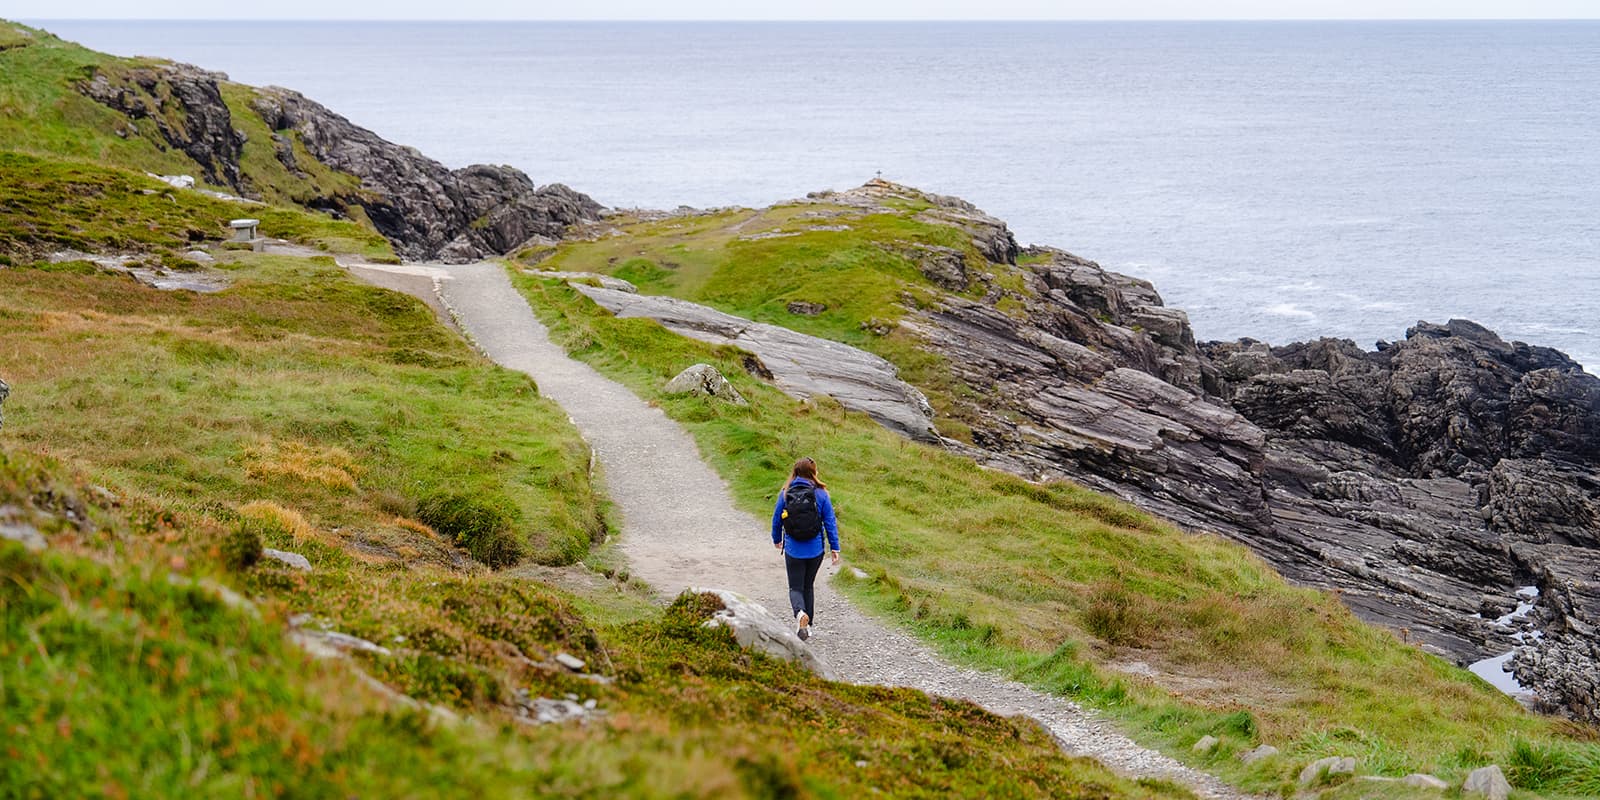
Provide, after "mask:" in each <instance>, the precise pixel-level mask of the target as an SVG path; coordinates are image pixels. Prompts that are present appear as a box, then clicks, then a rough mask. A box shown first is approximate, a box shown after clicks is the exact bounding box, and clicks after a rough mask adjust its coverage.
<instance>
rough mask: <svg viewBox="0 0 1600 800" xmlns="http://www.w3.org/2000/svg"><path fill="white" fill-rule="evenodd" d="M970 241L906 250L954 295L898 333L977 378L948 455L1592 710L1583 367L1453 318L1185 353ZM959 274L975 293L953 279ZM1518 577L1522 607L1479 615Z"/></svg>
mask: <svg viewBox="0 0 1600 800" xmlns="http://www.w3.org/2000/svg"><path fill="white" fill-rule="evenodd" d="M846 194H848V195H851V196H852V197H854V198H856V199H858V200H861V201H863V202H878V201H882V200H883V199H884V198H885V196H888V195H896V194H898V195H904V196H914V197H917V198H919V199H923V200H931V201H932V202H934V203H935V204H936V211H937V212H938V213H943V214H946V215H947V216H949V219H950V220H951V224H957V225H959V226H961V227H963V228H965V229H966V230H967V231H968V232H970V233H971V234H972V236H973V240H974V242H975V243H978V242H988V243H993V242H1004V241H1009V240H1010V238H1011V237H1010V233H1009V232H1008V231H1006V230H1005V226H1004V224H1003V223H1001V222H1000V221H998V220H995V219H993V218H990V217H987V216H985V215H983V214H981V212H976V210H974V209H972V208H971V207H970V206H968V205H966V204H964V203H955V202H953V201H949V200H947V199H945V198H938V197H936V196H930V195H922V194H920V193H916V192H914V191H913V190H909V189H905V188H904V187H893V186H887V185H878V186H874V185H870V184H869V186H867V187H863V189H860V190H855V191H854V192H852V193H846ZM828 200H829V201H830V202H839V201H840V196H839V195H831V196H829V198H828ZM980 249H981V250H982V252H983V253H984V257H985V258H987V259H989V260H990V261H991V262H992V266H994V267H995V269H994V270H993V271H991V272H979V271H977V270H974V269H971V268H970V265H969V266H967V267H957V268H955V269H952V267H951V265H950V264H949V263H948V261H949V259H944V258H941V257H940V256H939V254H934V253H929V254H927V256H926V257H925V258H924V259H923V271H924V273H925V274H927V275H928V276H929V277H930V279H935V278H942V279H937V280H935V282H936V283H939V284H940V285H941V286H944V287H945V288H947V289H950V290H952V291H951V292H950V293H948V294H945V295H943V296H942V297H941V298H940V299H939V301H938V302H936V303H933V304H931V305H929V304H922V307H920V308H919V309H917V310H913V311H911V312H910V313H911V316H910V317H909V318H907V319H906V320H905V321H903V322H902V325H903V326H905V327H908V328H910V329H912V330H913V331H914V332H915V333H916V335H917V336H918V337H919V338H920V339H921V340H922V342H923V343H924V344H925V346H926V347H927V348H928V349H931V350H933V351H935V352H937V353H939V354H941V355H942V356H944V358H945V361H946V363H947V364H948V365H949V366H950V368H951V369H952V370H954V371H955V372H956V373H957V375H958V376H959V377H960V378H961V379H962V380H963V381H964V382H965V383H966V384H967V385H968V386H969V387H972V388H973V389H974V390H975V391H974V392H973V393H971V395H970V397H971V398H972V399H970V400H966V401H963V402H965V404H966V407H965V408H963V409H962V412H963V413H962V418H963V419H964V420H966V421H968V422H973V423H974V424H972V443H971V444H970V445H969V444H966V443H961V442H949V444H950V446H952V447H956V448H960V449H964V450H968V451H970V452H971V453H972V454H973V455H974V456H975V457H977V458H979V459H980V460H982V461H984V462H986V463H988V464H990V465H993V466H997V467H1000V468H1003V469H1007V470H1009V471H1013V472H1016V473H1019V474H1022V475H1025V476H1028V477H1032V478H1051V477H1065V478H1070V479H1072V480H1076V481H1079V482H1082V483H1085V484H1088V485H1090V486H1094V487H1096V488H1099V489H1102V490H1105V491H1109V492H1111V493H1114V494H1116V495H1119V496H1121V497H1123V498H1125V499H1127V500H1129V501H1131V502H1133V503H1135V504H1137V505H1139V506H1141V507H1144V508H1146V509H1148V510H1151V511H1153V512H1156V513H1159V514H1161V515H1163V516H1165V517H1167V518H1169V519H1171V520H1173V521H1175V522H1178V523H1179V524H1182V525H1184V526H1186V527H1190V528H1195V529H1203V530H1212V531H1216V532H1219V533H1222V534H1223V535H1226V536H1228V537H1230V538H1233V539H1236V540H1238V541H1240V542H1243V543H1245V544H1247V545H1249V546H1250V547H1251V548H1252V549H1254V550H1255V551H1256V552H1258V553H1260V554H1261V555H1262V556H1263V557H1265V558H1266V559H1267V560H1268V561H1270V562H1271V563H1272V564H1273V565H1274V566H1275V567H1276V568H1278V569H1279V570H1280V571H1282V572H1283V573H1284V574H1285V575H1287V576H1288V577H1290V578H1291V579H1294V580H1296V581H1299V582H1301V583H1304V584H1307V585H1312V586H1318V587H1326V588H1329V589H1333V590H1337V591H1338V592H1339V593H1340V595H1341V596H1342V597H1343V599H1344V600H1345V602H1346V603H1347V604H1348V605H1349V606H1350V607H1351V608H1352V609H1354V610H1355V611H1356V612H1357V613H1358V614H1360V615H1361V616H1362V617H1364V618H1366V619H1368V620H1371V621H1375V622H1378V623H1381V624H1384V625H1387V626H1389V627H1391V628H1394V629H1396V630H1399V631H1401V632H1402V634H1403V635H1405V636H1407V637H1409V638H1410V639H1411V640H1412V641H1416V642H1418V643H1420V644H1421V645H1423V646H1424V647H1426V648H1428V649H1431V650H1433V651H1435V652H1437V653H1440V654H1443V655H1446V656H1448V657H1450V658H1453V659H1454V660H1456V661H1457V662H1458V663H1463V664H1464V663H1468V662H1472V661H1477V660H1479V659H1482V658H1484V657H1487V656H1490V655H1494V654H1499V653H1505V652H1508V651H1511V650H1513V649H1517V648H1521V652H1520V653H1519V655H1518V656H1517V658H1516V660H1515V665H1516V674H1517V675H1518V677H1519V678H1520V679H1521V680H1522V681H1523V682H1524V683H1525V684H1527V685H1529V686H1530V687H1533V688H1536V689H1537V690H1538V692H1539V695H1540V697H1541V698H1542V699H1543V700H1544V701H1546V702H1549V703H1552V704H1554V705H1556V706H1559V707H1561V708H1563V709H1565V710H1566V711H1568V712H1569V713H1571V714H1573V715H1574V716H1578V717H1580V718H1585V719H1589V720H1591V721H1600V712H1597V710H1596V696H1597V695H1596V688H1597V687H1596V682H1597V679H1596V678H1595V677H1593V676H1596V675H1600V651H1597V648H1596V645H1595V627H1594V626H1595V624H1596V623H1597V621H1600V380H1597V379H1596V378H1595V377H1594V376H1592V375H1590V374H1588V373H1586V372H1584V371H1583V370H1582V369H1581V368H1580V367H1579V365H1577V364H1576V363H1574V362H1573V361H1572V360H1571V359H1569V358H1567V357H1566V356H1564V355H1562V354H1561V353H1559V352H1556V351H1554V350H1551V349H1549V348H1543V347H1534V346H1530V345H1526V344H1522V343H1520V342H1519V343H1507V342H1505V341H1502V340H1501V339H1500V338H1499V337H1498V336H1496V335H1495V334H1494V333H1492V332H1491V331H1488V330H1486V329H1484V328H1483V327H1481V326H1479V325H1476V324H1474V323H1471V322H1467V321H1463V320H1452V321H1450V322H1449V323H1447V324H1444V325H1433V324H1428V323H1419V324H1418V325H1417V326H1416V327H1414V328H1412V329H1411V330H1409V331H1408V332H1407V334H1406V338H1405V339H1404V340H1403V341H1400V342H1396V343H1387V342H1380V343H1378V347H1377V349H1375V350H1372V351H1367V350H1363V349H1361V348H1360V347H1358V346H1356V345H1355V344H1354V343H1353V342H1350V341H1346V340H1333V339H1321V340H1318V341H1314V342H1302V343H1296V344H1290V345H1286V346H1282V347H1272V346H1269V345H1267V344H1264V343H1261V342H1256V341H1251V340H1242V341H1238V342H1227V343H1222V342H1209V343H1197V342H1196V341H1195V340H1194V336H1193V333H1192V332H1191V330H1190V327H1189V322H1188V319H1187V317H1186V316H1185V315H1184V313H1183V312H1182V311H1178V310H1175V309H1170V308H1167V307H1166V306H1165V305H1163V303H1162V300H1161V297H1160V295H1159V294H1157V292H1156V291H1155V289H1154V287H1152V286H1151V285H1150V284H1149V283H1147V282H1145V281H1141V280H1138V279H1135V278H1130V277H1128V276H1124V275H1118V274H1116V273H1114V272H1109V271H1107V270H1104V269H1102V268H1101V267H1100V266H1099V265H1097V264H1094V263H1093V262H1090V261H1086V260H1084V259H1081V258H1078V257H1076V256H1073V255H1071V254H1069V253H1066V252H1062V251H1060V250H1054V249H1050V248H1031V249H1028V250H1024V251H1020V252H1019V251H1016V250H1014V249H1013V250H1011V253H1012V254H1015V255H1016V256H1018V257H1017V258H1015V259H1014V260H1012V259H1010V258H1006V259H1005V260H1006V261H1010V262H1011V264H1013V265H1014V266H1012V269H1015V270H1019V271H1021V272H1022V274H1023V278H1024V283H1025V286H1024V288H1023V289H1022V290H1020V291H1019V290H1017V289H1015V288H1003V287H1002V285H1001V283H1002V282H1000V281H997V280H995V278H994V273H995V272H1001V271H1003V270H1002V269H1001V267H1004V266H1006V264H1005V263H1004V262H1003V261H1002V258H1004V257H1006V256H1007V255H1008V254H1007V253H1006V250H1007V248H1003V247H985V248H980ZM974 282H978V283H981V284H984V285H985V286H986V288H987V291H986V292H984V293H982V295H981V297H980V298H978V299H974V297H975V294H974V293H973V292H970V291H968V292H960V293H958V292H956V291H954V290H957V289H967V288H969V287H970V285H971V284H972V283H974ZM1526 586H1537V587H1538V589H1539V599H1538V614H1537V615H1536V617H1535V618H1532V619H1528V620H1527V621H1522V622H1515V623H1501V622H1497V620H1498V619H1500V618H1502V617H1503V616H1504V612H1506V611H1509V610H1510V608H1511V607H1512V606H1514V605H1515V597H1514V594H1515V592H1516V591H1517V590H1518V589H1519V588H1520V587H1526ZM1528 626H1537V627H1538V628H1539V631H1540V635H1539V636H1536V635H1534V634H1533V633H1532V632H1531V631H1529V630H1528V629H1527V628H1528ZM1541 636H1542V638H1541Z"/></svg>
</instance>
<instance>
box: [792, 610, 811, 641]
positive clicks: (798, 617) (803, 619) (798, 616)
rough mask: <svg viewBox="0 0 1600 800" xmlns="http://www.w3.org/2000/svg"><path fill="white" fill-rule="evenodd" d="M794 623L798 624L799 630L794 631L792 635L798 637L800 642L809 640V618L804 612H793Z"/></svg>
mask: <svg viewBox="0 0 1600 800" xmlns="http://www.w3.org/2000/svg"><path fill="white" fill-rule="evenodd" d="M794 621H795V622H798V623H800V630H797V631H795V632H794V635H796V636H798V637H800V641H802V642H803V641H805V640H807V639H810V638H811V617H808V616H806V612H804V611H796V612H794Z"/></svg>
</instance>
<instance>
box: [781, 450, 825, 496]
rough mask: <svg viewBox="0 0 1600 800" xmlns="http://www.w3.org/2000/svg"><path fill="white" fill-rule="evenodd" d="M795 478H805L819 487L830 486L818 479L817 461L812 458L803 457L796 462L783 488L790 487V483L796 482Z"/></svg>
mask: <svg viewBox="0 0 1600 800" xmlns="http://www.w3.org/2000/svg"><path fill="white" fill-rule="evenodd" d="M795 478H805V479H806V480H808V481H811V483H812V485H814V486H816V487H817V488H818V489H826V488H828V484H826V483H823V482H822V481H819V480H817V462H815V461H812V460H811V459H810V458H802V459H800V460H799V461H796V462H794V469H792V470H789V480H787V481H785V482H784V484H783V488H785V489H787V488H789V484H791V483H794V479H795Z"/></svg>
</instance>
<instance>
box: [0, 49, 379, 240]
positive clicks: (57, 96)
mask: <svg viewBox="0 0 1600 800" xmlns="http://www.w3.org/2000/svg"><path fill="white" fill-rule="evenodd" d="M161 63H164V62H160V61H156V60H151V59H128V58H118V57H115V56H109V55H106V54H104V53H97V52H94V51H93V50H89V49H88V48H85V47H82V46H80V45H77V44H73V43H71V42H67V41H63V40H62V39H60V38H58V37H56V36H53V35H51V34H49V33H47V32H45V31H41V30H36V29H31V28H26V27H24V26H20V25H17V24H16V23H11V22H6V21H4V20H0V151H7V150H9V151H16V152H17V153H27V154H31V155H34V156H38V157H42V158H45V159H50V160H64V161H67V162H71V164H70V165H68V166H65V167H61V168H62V169H78V170H80V171H89V170H91V169H92V168H91V167H90V166H87V165H93V166H97V167H120V168H123V169H128V170H131V171H133V172H134V173H143V172H153V173H156V174H188V175H193V176H196V177H197V178H201V176H203V175H204V172H205V171H204V169H203V168H202V167H201V165H199V164H197V163H195V162H194V161H193V160H192V159H191V158H189V157H188V156H187V155H185V154H184V153H183V152H182V151H181V150H178V149H176V148H173V147H171V146H170V145H169V144H168V143H167V142H166V141H165V140H164V139H163V138H162V137H161V135H160V133H159V132H158V131H156V129H155V124H154V123H153V122H151V121H148V120H129V119H128V118H127V117H125V116H124V115H122V114H121V113H118V112H116V111H113V110H111V109H109V108H107V107H105V106H103V105H101V104H99V103H97V102H95V101H94V100H91V99H90V98H88V97H87V96H85V95H83V94H82V93H81V92H79V91H78V90H77V89H76V88H75V87H76V85H77V84H78V83H80V82H82V81H84V80H88V79H91V78H93V77H94V76H95V75H97V74H99V75H103V76H105V77H106V78H107V79H109V80H111V81H113V82H114V83H117V84H119V85H123V86H124V87H125V88H126V89H127V90H128V91H132V92H134V93H136V94H142V95H143V96H144V100H145V103H146V105H147V106H148V107H150V108H152V109H155V110H156V111H157V112H158V113H159V114H162V115H165V116H167V117H169V118H171V120H172V121H181V120H180V112H179V110H178V109H177V107H176V104H174V103H172V102H170V101H169V100H168V98H167V97H165V96H163V95H162V93H161V91H160V87H158V91H157V93H156V94H153V95H152V94H149V93H146V92H144V90H143V89H141V88H138V87H137V86H134V85H132V84H130V83H129V82H128V81H127V80H126V78H127V76H128V74H129V73H131V72H133V71H137V70H144V69H150V68H151V67H153V66H155V65H159V64H161ZM221 91H222V96H223V100H224V102H225V103H226V104H227V105H228V107H229V111H230V112H231V117H232V123H233V126H234V127H235V128H237V129H239V130H243V131H244V132H245V134H246V136H247V139H246V141H245V144H244V148H243V152H242V153H241V156H240V172H241V180H242V183H243V184H244V186H243V187H242V188H243V190H245V191H246V192H256V193H258V194H259V195H260V199H263V200H266V201H268V202H269V203H271V204H272V205H269V206H239V205H235V204H228V203H220V202H217V201H214V200H211V199H210V198H207V197H205V196H203V195H199V194H197V193H194V192H185V191H173V190H170V187H165V186H164V185H163V184H159V183H154V184H152V183H149V182H147V181H146V180H145V179H144V177H143V176H142V174H140V175H137V176H133V175H126V174H115V175H113V174H112V173H110V172H107V171H104V170H95V173H96V174H94V175H93V176H87V175H84V174H79V175H75V176H71V177H72V179H74V180H75V182H74V183H72V184H71V185H75V186H82V185H83V183H84V181H86V180H87V181H88V182H89V183H93V184H108V185H114V186H117V187H119V188H126V187H128V186H132V187H133V188H156V189H158V190H160V191H161V194H160V195H158V196H156V198H155V199H154V200H148V201H146V202H143V203H141V202H140V201H137V200H132V199H130V200H128V201H126V202H123V201H118V202H117V203H115V204H113V205H112V207H111V210H113V211H120V210H122V207H123V206H128V207H131V208H132V209H133V210H138V211H143V212H146V213H149V212H150V209H148V208H143V207H142V206H145V205H152V204H154V203H156V202H165V203H169V204H172V203H176V204H178V205H181V206H183V208H181V209H179V208H173V209H166V210H165V211H164V212H163V213H166V214H168V215H169V216H170V215H178V216H190V217H194V218H202V217H216V216H218V215H229V216H231V217H239V216H250V217H259V218H260V219H261V220H262V223H263V225H262V232H263V233H265V234H266V235H269V236H280V237H284V238H288V239H293V240H295V241H302V242H306V243H308V244H313V245H317V246H319V247H322V248H323V249H325V250H329V251H332V252H341V253H355V254H359V255H362V256H364V257H367V258H371V259H377V260H393V259H394V253H393V251H392V249H391V248H390V247H389V244H388V242H387V241H385V240H384V239H383V237H381V236H379V235H378V234H377V232H376V231H375V230H374V229H373V228H372V226H371V224H370V223H369V222H368V221H367V220H366V215H365V211H364V210H363V209H362V208H361V205H360V200H361V198H362V197H363V195H362V191H361V188H360V180H359V179H357V178H356V177H355V176H352V175H348V174H345V173H341V172H338V171H336V170H333V169H331V168H329V167H327V166H326V165H324V164H322V163H321V162H318V161H317V160H316V159H314V158H311V157H310V155H309V154H308V153H306V152H305V148H304V147H303V146H300V145H299V143H298V141H296V142H294V148H295V154H296V156H297V158H296V163H297V165H298V167H299V173H297V172H295V171H292V170H290V169H289V168H288V167H287V166H285V165H284V164H283V163H282V162H281V161H279V160H278V158H277V155H276V149H275V148H276V145H275V143H274V142H273V139H272V131H270V130H268V129H267V126H266V124H265V123H264V122H263V121H262V119H261V117H260V115H259V114H257V113H256V112H255V111H254V110H253V109H252V108H251V107H250V101H251V99H252V98H253V97H254V96H255V92H256V90H255V89H254V88H252V87H249V86H245V85H242V84H236V83H227V82H224V83H222V84H221ZM8 158H11V159H12V160H13V162H14V160H15V156H8ZM38 163H39V162H33V163H30V164H27V165H24V166H22V167H18V166H17V165H16V164H15V163H12V164H11V165H10V168H11V169H19V168H20V169H23V170H24V171H25V173H26V172H29V171H33V172H37V171H38V170H40V169H42V168H41V167H39V166H38ZM74 165H84V166H74ZM16 177H18V176H14V175H11V174H4V175H0V187H3V186H4V185H5V184H7V183H9V182H11V180H12V179H14V178H16ZM20 177H23V178H26V177H28V175H27V174H24V175H22V176H20ZM35 177H38V176H37V175H35ZM59 179H60V180H66V178H65V177H62V178H59ZM44 185H46V184H41V183H35V184H34V185H32V187H31V188H30V190H29V192H30V196H31V197H32V198H33V199H34V200H35V201H37V202H39V203H40V204H41V208H43V209H45V210H48V205H46V204H47V203H48V202H50V201H53V200H54V199H56V197H57V196H58V195H55V194H54V193H50V192H44V191H42V190H41V187H42V186H44ZM212 188H215V189H221V190H223V191H225V192H228V193H233V194H237V193H238V191H237V189H236V187H230V186H216V187H212ZM326 198H341V199H342V201H343V202H342V203H341V206H342V209H341V210H343V211H344V212H346V214H347V216H349V217H350V219H351V220H353V222H351V221H341V220H335V219H333V218H332V217H330V216H328V215H327V214H324V213H322V212H320V211H316V210H313V209H312V208H310V207H307V204H309V203H311V202H312V201H313V200H316V201H317V205H318V206H319V207H321V206H325V205H326ZM66 199H68V200H69V201H71V200H73V198H70V197H69V198H66ZM4 208H5V206H3V205H0V209H4ZM28 210H29V211H36V210H38V209H28ZM75 210H76V209H75ZM69 224H70V221H69ZM123 227H124V228H125V229H129V228H131V225H128V226H123ZM123 233H124V235H123V236H122V237H121V238H119V239H118V240H117V241H120V242H127V241H129V236H128V233H129V231H128V230H124V232H123ZM207 233H208V234H211V233H213V232H212V231H210V230H209V229H207ZM219 233H220V232H219ZM94 238H95V237H94V236H92V235H91V236H90V239H91V240H93V239H94ZM144 238H148V237H145V236H140V235H137V234H134V235H133V236H132V241H134V242H139V241H141V240H142V239H144ZM3 243H4V242H3V240H0V244H3Z"/></svg>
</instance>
